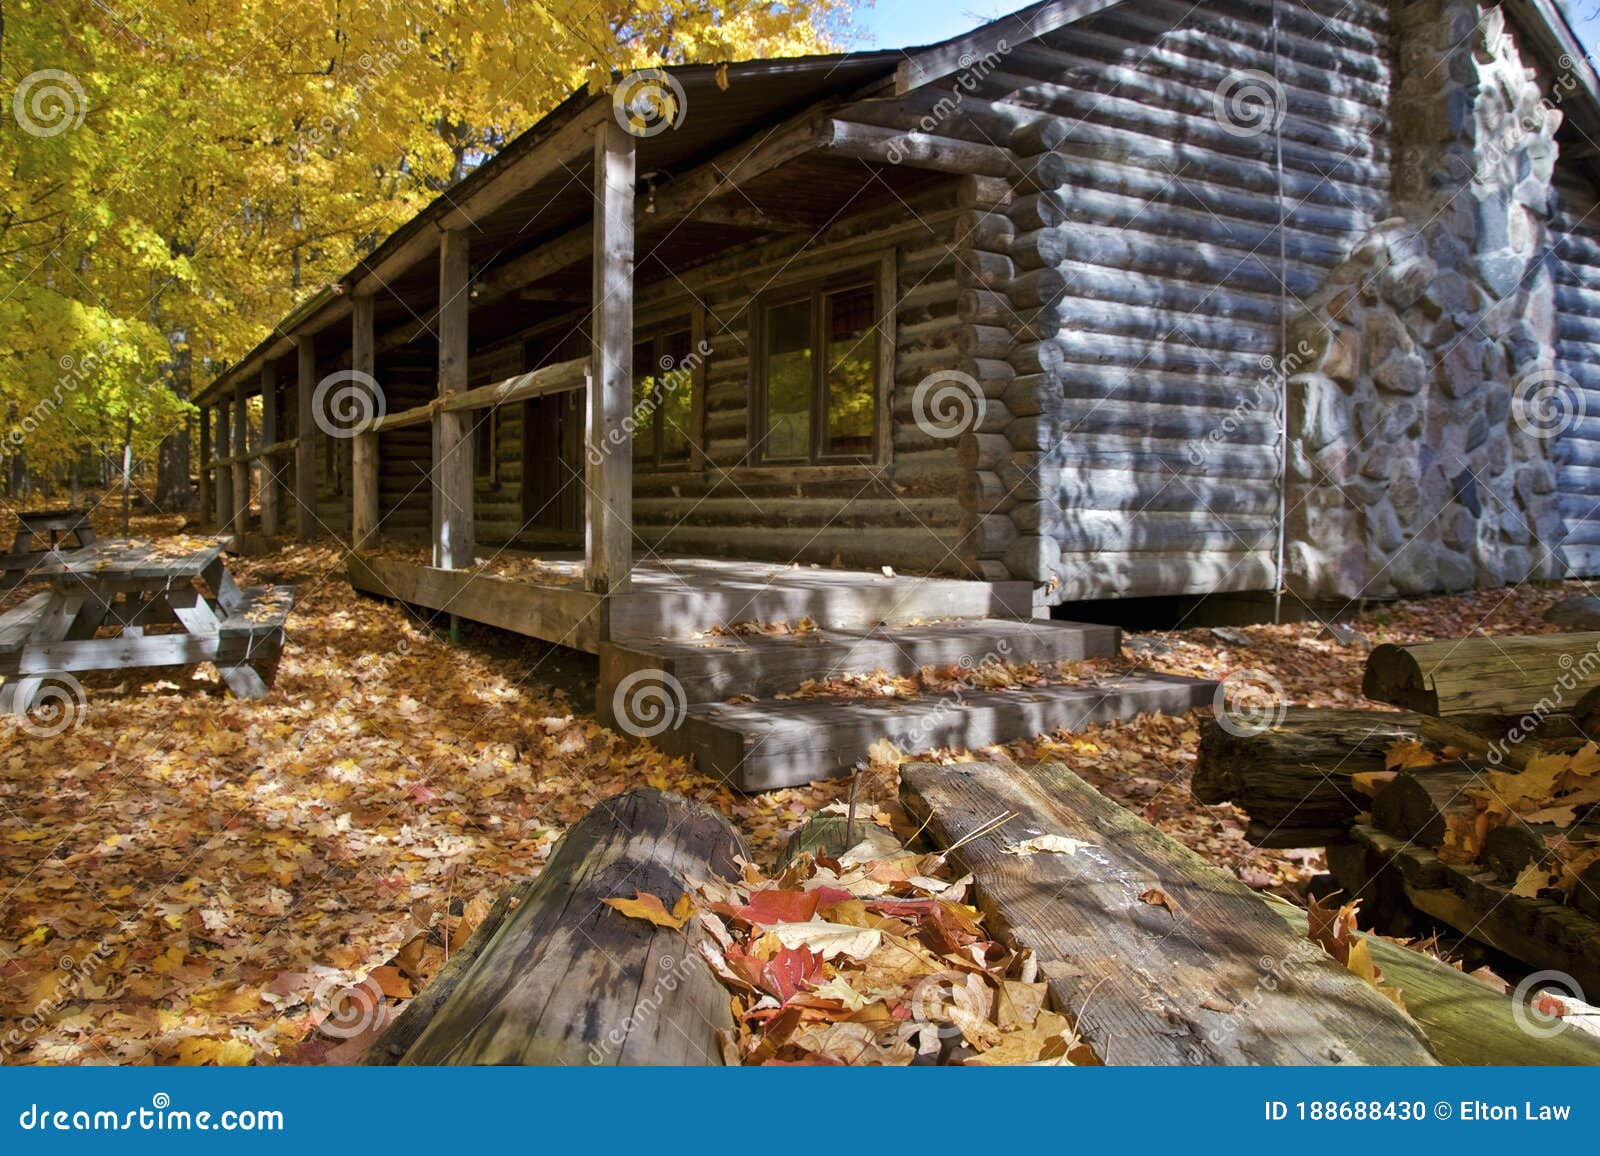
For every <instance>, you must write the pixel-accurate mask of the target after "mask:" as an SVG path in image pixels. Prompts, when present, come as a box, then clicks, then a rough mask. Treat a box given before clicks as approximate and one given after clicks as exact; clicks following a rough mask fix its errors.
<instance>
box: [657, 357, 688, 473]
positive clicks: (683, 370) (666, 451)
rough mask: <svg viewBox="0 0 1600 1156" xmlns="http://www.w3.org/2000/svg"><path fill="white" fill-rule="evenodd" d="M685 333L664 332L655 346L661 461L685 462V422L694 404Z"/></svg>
mask: <svg viewBox="0 0 1600 1156" xmlns="http://www.w3.org/2000/svg"><path fill="white" fill-rule="evenodd" d="M690 348H691V343H690V339H689V332H688V330H680V331H679V332H677V333H668V334H665V335H663V336H662V338H661V340H660V341H659V342H658V343H657V350H656V368H657V371H658V375H659V378H660V382H659V384H658V385H657V387H656V393H657V406H656V412H657V414H658V415H659V416H658V417H657V419H656V420H657V424H659V425H660V427H661V460H662V461H663V462H684V461H688V460H689V419H690V415H691V413H692V412H693V403H694V366H693V365H692V364H690V361H689V351H690Z"/></svg>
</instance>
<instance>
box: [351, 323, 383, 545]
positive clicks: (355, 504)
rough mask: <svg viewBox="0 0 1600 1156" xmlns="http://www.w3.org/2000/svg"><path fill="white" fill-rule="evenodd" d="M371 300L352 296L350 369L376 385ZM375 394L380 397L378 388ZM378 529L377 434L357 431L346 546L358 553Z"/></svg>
mask: <svg viewBox="0 0 1600 1156" xmlns="http://www.w3.org/2000/svg"><path fill="white" fill-rule="evenodd" d="M374 305H375V303H374V301H373V298H372V297H371V295H369V294H361V295H359V296H357V297H356V299H355V302H354V308H353V309H352V310H351V313H350V317H351V330H350V369H351V371H352V372H354V373H358V374H365V375H366V376H367V377H368V378H371V379H372V380H373V381H374V383H376V373H377V364H378V359H377V353H376V351H375V350H374V348H373V346H374V334H373V324H372V323H373V317H374V316H375V312H376V311H375V308H374ZM375 392H377V393H380V394H381V387H377V388H376V389H375ZM377 530H378V435H377V433H376V432H375V431H373V430H372V429H365V430H360V431H358V432H357V433H356V435H355V440H354V441H353V442H352V443H351V446H350V543H351V545H352V546H353V547H354V548H355V549H357V550H359V549H361V547H362V545H363V544H365V543H366V541H367V540H368V539H369V538H371V537H372V536H373V535H374V534H375V533H377Z"/></svg>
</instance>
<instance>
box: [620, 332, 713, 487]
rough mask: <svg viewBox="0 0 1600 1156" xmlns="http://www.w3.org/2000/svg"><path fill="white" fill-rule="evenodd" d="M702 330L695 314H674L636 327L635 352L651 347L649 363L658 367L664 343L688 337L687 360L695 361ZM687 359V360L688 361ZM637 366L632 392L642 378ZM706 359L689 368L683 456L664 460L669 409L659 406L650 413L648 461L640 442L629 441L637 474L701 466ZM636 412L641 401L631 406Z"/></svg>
mask: <svg viewBox="0 0 1600 1156" xmlns="http://www.w3.org/2000/svg"><path fill="white" fill-rule="evenodd" d="M700 332H701V327H700V325H699V324H698V323H697V318H696V316H695V314H693V313H673V314H669V315H667V316H665V317H662V318H659V319H653V320H652V321H651V322H650V323H649V324H648V325H636V326H635V327H634V334H633V345H632V349H633V351H634V352H636V351H637V349H638V347H639V346H641V345H645V344H649V346H650V349H651V357H650V363H651V365H652V366H659V365H660V363H661V350H662V342H663V341H664V340H665V339H666V338H668V337H670V336H672V335H674V334H679V333H681V334H685V335H687V337H688V344H689V353H688V354H687V358H695V357H696V353H697V350H698V349H699V341H700V338H699V334H700ZM687 358H686V359H687ZM633 360H634V361H635V364H634V365H633V366H632V367H631V370H630V372H629V375H628V376H629V392H630V395H631V393H632V390H633V388H634V385H633V383H634V382H636V381H637V380H638V378H639V366H638V364H637V357H635V358H634V359H633ZM703 360H704V359H703V358H699V359H696V361H695V363H694V364H693V365H692V366H691V367H690V369H689V379H688V381H687V382H686V383H685V384H686V385H687V386H688V388H689V391H690V392H689V426H688V428H686V429H685V430H684V431H683V436H684V441H685V442H686V443H687V446H686V450H685V453H684V455H683V457H681V458H676V459H673V460H671V461H663V460H662V456H661V455H662V450H663V448H664V442H665V424H666V407H664V406H660V405H658V406H656V407H655V409H654V410H652V411H651V415H650V416H651V433H650V438H651V444H652V450H651V453H650V456H649V457H648V458H643V457H640V455H639V452H638V450H639V441H638V439H637V438H631V439H630V445H631V448H632V451H633V468H634V471H635V472H636V473H651V474H654V473H680V472H682V471H684V470H694V469H698V468H699V467H700V444H699V443H700V434H699V420H700V419H699V415H700V391H701V362H702V361H703ZM631 404H632V405H633V406H634V407H635V409H636V408H637V407H638V405H639V402H637V401H634V402H632V403H631Z"/></svg>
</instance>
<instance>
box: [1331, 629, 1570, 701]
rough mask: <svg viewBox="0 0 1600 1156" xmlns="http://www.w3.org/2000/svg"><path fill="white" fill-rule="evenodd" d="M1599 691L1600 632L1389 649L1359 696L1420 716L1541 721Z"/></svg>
mask: <svg viewBox="0 0 1600 1156" xmlns="http://www.w3.org/2000/svg"><path fill="white" fill-rule="evenodd" d="M1597 686H1600V632H1593V631H1591V632H1584V633H1573V634H1533V635H1521V636H1511V637H1499V638H1494V637H1487V636H1485V637H1477V638H1459V639H1444V640H1440V641H1437V642H1419V643H1413V644H1411V645H1404V646H1403V645H1396V644H1393V643H1385V644H1384V645H1382V646H1379V647H1377V648H1376V649H1375V650H1373V652H1372V654H1371V656H1370V657H1369V658H1368V659H1367V671H1366V675H1365V677H1364V678H1363V679H1362V683H1361V693H1362V694H1364V695H1366V696H1367V697H1368V698H1370V699H1372V700H1373V701H1374V702H1387V703H1392V704H1393V705H1395V706H1399V707H1404V708H1406V709H1407V710H1414V711H1417V712H1418V713H1420V714H1431V715H1450V714H1500V715H1520V714H1523V713H1525V712H1529V711H1537V712H1539V713H1540V714H1541V715H1543V714H1549V713H1552V712H1556V711H1567V710H1571V709H1572V708H1573V706H1575V705H1576V703H1577V701H1578V699H1580V698H1582V697H1583V695H1584V694H1585V693H1586V692H1587V691H1589V690H1592V689H1594V688H1595V687H1597Z"/></svg>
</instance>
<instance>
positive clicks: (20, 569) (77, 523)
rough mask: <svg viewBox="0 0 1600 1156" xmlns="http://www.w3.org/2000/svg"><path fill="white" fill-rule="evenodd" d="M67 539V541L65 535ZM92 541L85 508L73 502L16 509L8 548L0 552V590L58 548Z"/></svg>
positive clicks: (13, 583)
mask: <svg viewBox="0 0 1600 1156" xmlns="http://www.w3.org/2000/svg"><path fill="white" fill-rule="evenodd" d="M69 538H70V539H71V541H70V542H68V541H67V539H69ZM94 543H95V532H94V527H93V526H91V525H89V511H88V510H84V509H80V508H79V507H77V506H62V507H60V508H59V509H54V510H22V511H19V512H18V513H17V536H16V538H15V539H14V540H13V541H12V543H11V552H10V553H9V554H3V555H0V590H9V589H10V588H11V587H13V586H15V585H17V584H18V583H19V582H21V581H22V580H23V579H24V578H27V577H28V576H29V575H30V574H31V573H32V572H33V571H34V569H35V568H36V567H37V566H38V564H39V563H40V562H41V561H42V560H44V559H45V558H48V557H50V556H51V555H53V554H56V553H57V552H59V551H60V550H61V549H62V548H64V547H66V548H72V549H81V548H83V547H84V546H92V545H94Z"/></svg>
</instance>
